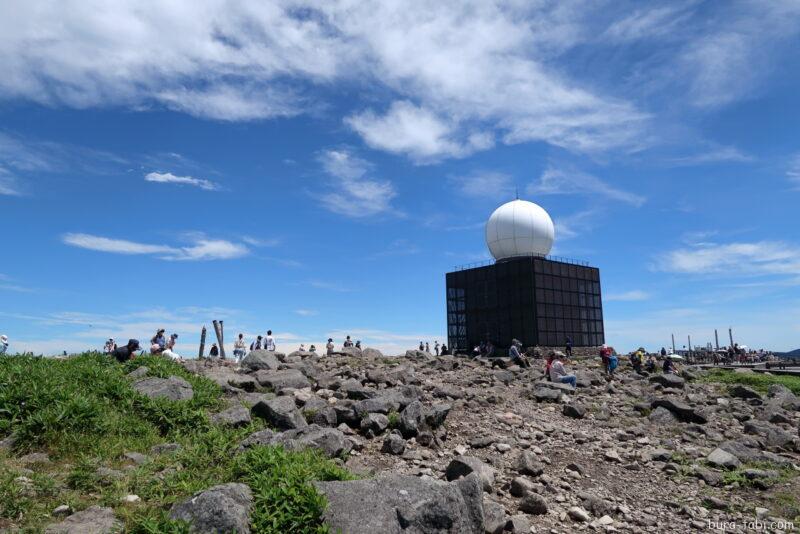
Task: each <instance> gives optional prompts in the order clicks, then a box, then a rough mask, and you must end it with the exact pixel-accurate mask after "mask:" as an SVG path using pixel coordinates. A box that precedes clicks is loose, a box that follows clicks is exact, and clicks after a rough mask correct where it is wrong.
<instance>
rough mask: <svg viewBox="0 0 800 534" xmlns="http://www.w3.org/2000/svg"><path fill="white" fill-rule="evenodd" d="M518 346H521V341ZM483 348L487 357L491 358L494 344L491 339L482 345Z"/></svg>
mask: <svg viewBox="0 0 800 534" xmlns="http://www.w3.org/2000/svg"><path fill="white" fill-rule="evenodd" d="M520 348H522V343H520ZM483 350H484V351H485V352H486V357H487V358H491V357H493V356H494V344H493V343H492V342H491V341H487V342H486V345H484V347H483Z"/></svg>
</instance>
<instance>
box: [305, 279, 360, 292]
mask: <svg viewBox="0 0 800 534" xmlns="http://www.w3.org/2000/svg"><path fill="white" fill-rule="evenodd" d="M306 285H309V286H311V287H313V288H316V289H325V290H328V291H335V292H337V293H348V292H350V291H351V290H350V288H349V287H347V286H345V285H343V284H341V283H339V282H328V281H326V280H308V281H307V282H306Z"/></svg>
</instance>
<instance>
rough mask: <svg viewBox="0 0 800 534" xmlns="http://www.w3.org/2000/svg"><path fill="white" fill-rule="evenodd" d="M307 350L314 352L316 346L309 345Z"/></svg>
mask: <svg viewBox="0 0 800 534" xmlns="http://www.w3.org/2000/svg"><path fill="white" fill-rule="evenodd" d="M308 352H314V353H316V352H317V347H316V346H314V345H311V346H310V347H308Z"/></svg>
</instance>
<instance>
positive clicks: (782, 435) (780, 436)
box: [744, 421, 795, 449]
mask: <svg viewBox="0 0 800 534" xmlns="http://www.w3.org/2000/svg"><path fill="white" fill-rule="evenodd" d="M744 432H745V434H752V435H756V436H760V437H761V438H762V440H763V442H764V445H765V446H766V447H767V448H773V447H777V448H788V449H793V448H795V437H794V435H793V434H790V433H789V432H787V431H786V430H784V429H782V428H781V427H779V426H775V425H772V424H769V423H766V422H761V421H745V423H744Z"/></svg>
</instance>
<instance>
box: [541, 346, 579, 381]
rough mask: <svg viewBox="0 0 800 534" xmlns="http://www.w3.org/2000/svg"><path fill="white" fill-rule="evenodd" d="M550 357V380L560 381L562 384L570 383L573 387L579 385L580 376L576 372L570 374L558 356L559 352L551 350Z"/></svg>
mask: <svg viewBox="0 0 800 534" xmlns="http://www.w3.org/2000/svg"><path fill="white" fill-rule="evenodd" d="M547 359H548V367H549V371H550V381H551V382H560V383H561V384H569V385H570V386H572V387H573V388H574V387H576V386H577V383H578V378H577V377H576V376H575V375H574V374H568V373H567V370H566V369H565V368H564V364H563V363H562V362H561V359H560V358H559V357H558V354H556V353H555V352H551V353H550V356H549V357H548V358H547Z"/></svg>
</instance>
